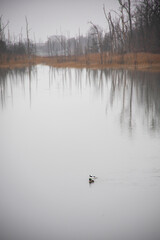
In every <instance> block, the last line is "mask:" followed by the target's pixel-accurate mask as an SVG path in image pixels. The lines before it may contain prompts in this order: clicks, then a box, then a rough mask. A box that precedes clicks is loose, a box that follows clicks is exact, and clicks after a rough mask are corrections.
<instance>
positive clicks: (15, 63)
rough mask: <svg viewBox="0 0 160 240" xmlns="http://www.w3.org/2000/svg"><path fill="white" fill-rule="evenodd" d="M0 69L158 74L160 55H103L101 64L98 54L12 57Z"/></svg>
mask: <svg viewBox="0 0 160 240" xmlns="http://www.w3.org/2000/svg"><path fill="white" fill-rule="evenodd" d="M3 59H4V60H3V61H2V60H1V63H0V69H14V68H23V67H28V66H34V65H38V64H43V65H47V66H51V67H55V68H87V69H129V70H138V71H149V72H160V54H151V53H136V54H135V53H130V54H124V55H120V54H119V55H108V54H105V55H103V64H100V54H88V55H82V56H70V57H64V56H58V57H41V56H31V57H30V58H28V57H27V56H13V57H12V58H10V60H9V61H8V59H7V56H3Z"/></svg>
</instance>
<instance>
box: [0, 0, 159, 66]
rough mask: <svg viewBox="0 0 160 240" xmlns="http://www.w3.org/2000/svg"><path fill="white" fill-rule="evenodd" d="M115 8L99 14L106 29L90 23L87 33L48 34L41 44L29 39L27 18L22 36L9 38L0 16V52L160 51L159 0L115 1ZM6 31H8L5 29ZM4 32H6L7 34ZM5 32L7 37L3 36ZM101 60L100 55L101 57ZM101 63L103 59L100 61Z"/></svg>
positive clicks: (48, 54)
mask: <svg viewBox="0 0 160 240" xmlns="http://www.w3.org/2000/svg"><path fill="white" fill-rule="evenodd" d="M117 1H118V2H119V8H118V10H117V11H114V10H112V11H110V12H106V9H105V5H104V6H103V7H102V14H103V15H104V18H105V19H106V29H102V28H101V27H100V26H98V25H97V24H96V23H93V22H89V26H90V27H89V30H88V32H87V34H86V36H82V35H81V34H80V33H79V35H78V36H76V37H72V38H70V37H69V34H68V36H67V37H66V36H63V35H56V36H51V37H49V38H48V39H47V41H46V42H45V43H44V44H40V43H39V44H38V43H36V42H34V41H33V40H30V31H29V24H28V20H27V17H26V18H25V20H26V34H25V37H24V36H22V34H21V33H20V34H19V39H18V41H15V40H14V38H13V37H12V38H11V37H10V33H9V30H8V23H3V17H2V16H1V17H0V55H1V56H2V55H3V54H7V55H8V56H10V55H24V54H26V55H47V56H60V55H61V56H63V55H65V56H72V55H75V56H79V55H84V54H85V55H86V54H89V53H100V55H101V56H102V55H103V53H104V52H108V53H111V54H125V53H129V52H150V53H160V0H141V1H136V0H117ZM7 31H8V32H7ZM6 32H7V34H6ZM6 35H7V36H6ZM101 61H103V57H102V58H101ZM101 63H102V62H101Z"/></svg>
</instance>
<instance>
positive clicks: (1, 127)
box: [0, 65, 160, 240]
mask: <svg viewBox="0 0 160 240" xmlns="http://www.w3.org/2000/svg"><path fill="white" fill-rule="evenodd" d="M159 78H160V74H159V73H143V72H138V71H128V70H104V71H100V70H86V69H55V68H50V67H48V66H41V65H39V66H38V67H32V68H26V69H21V70H20V69H19V70H18V69H17V70H14V71H11V70H10V71H6V70H1V71H0V116H1V117H0V146H1V148H0V149H1V150H0V169H1V175H0V194H1V196H2V197H1V199H0V234H1V236H2V237H1V239H3V240H44V239H45V240H51V239H52V240H53V239H55V240H63V239H65V240H72V239H74V240H75V239H77V240H81V239H83V240H97V239H98V240H105V239H108V240H118V239H119V240H121V239H123V240H132V239H136V240H151V239H152V240H159V239H160V229H159V223H160V148H159V146H160V95H159V92H160V81H159ZM89 174H93V175H96V176H97V177H98V178H97V179H96V180H95V182H94V183H93V184H89V182H88V177H89Z"/></svg>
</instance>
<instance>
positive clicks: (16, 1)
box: [0, 0, 118, 42]
mask: <svg viewBox="0 0 160 240" xmlns="http://www.w3.org/2000/svg"><path fill="white" fill-rule="evenodd" d="M103 4H105V6H106V11H109V10H111V9H115V10H116V9H118V0H80V1H77V0H0V15H2V16H3V22H4V23H6V22H7V20H9V22H10V23H9V29H10V32H11V33H12V35H13V33H14V34H15V36H16V38H17V39H18V35H19V33H20V32H21V31H22V33H23V36H24V37H25V34H26V33H25V16H27V18H28V22H29V27H30V29H31V31H30V38H31V39H33V38H34V35H35V38H36V41H37V42H39V41H46V39H47V37H48V36H51V35H54V34H60V33H63V34H64V35H66V36H67V34H68V32H69V34H70V36H76V35H78V32H79V28H80V32H81V33H82V34H84V35H85V34H86V32H87V30H88V29H89V24H88V21H93V22H94V23H96V24H98V25H100V26H101V27H103V28H105V26H106V25H107V24H106V20H105V17H104V14H103V9H102V7H103Z"/></svg>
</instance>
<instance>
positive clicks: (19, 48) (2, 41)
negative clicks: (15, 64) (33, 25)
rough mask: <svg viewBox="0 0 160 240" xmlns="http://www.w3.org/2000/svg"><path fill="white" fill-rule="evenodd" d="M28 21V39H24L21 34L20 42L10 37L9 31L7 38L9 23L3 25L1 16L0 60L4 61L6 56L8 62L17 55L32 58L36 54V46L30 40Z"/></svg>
mask: <svg viewBox="0 0 160 240" xmlns="http://www.w3.org/2000/svg"><path fill="white" fill-rule="evenodd" d="M25 20H26V37H25V38H23V36H22V33H20V34H19V36H18V40H17V39H16V37H12V38H11V36H10V31H9V29H8V33H7V37H6V29H7V26H8V25H9V22H7V23H6V24H4V23H3V19H2V16H0V60H1V61H3V58H4V56H6V57H7V59H8V61H9V59H10V58H11V57H13V56H16V55H27V56H31V55H32V54H35V52H36V44H35V43H33V41H31V40H30V38H29V27H28V20H27V18H25ZM15 58H16V57H15Z"/></svg>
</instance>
